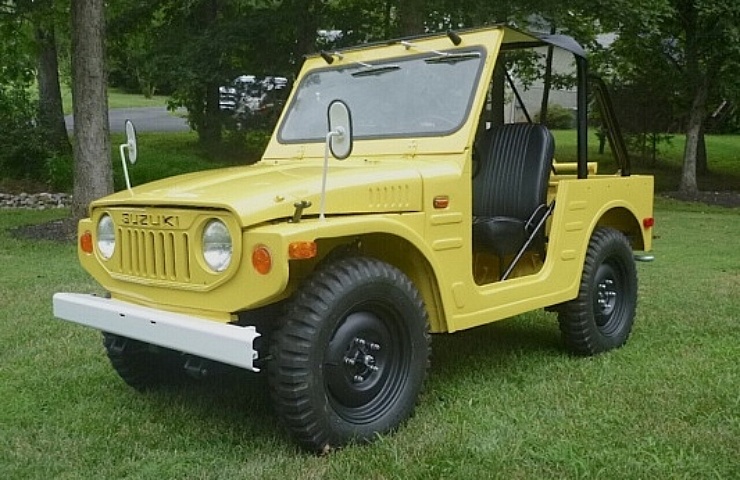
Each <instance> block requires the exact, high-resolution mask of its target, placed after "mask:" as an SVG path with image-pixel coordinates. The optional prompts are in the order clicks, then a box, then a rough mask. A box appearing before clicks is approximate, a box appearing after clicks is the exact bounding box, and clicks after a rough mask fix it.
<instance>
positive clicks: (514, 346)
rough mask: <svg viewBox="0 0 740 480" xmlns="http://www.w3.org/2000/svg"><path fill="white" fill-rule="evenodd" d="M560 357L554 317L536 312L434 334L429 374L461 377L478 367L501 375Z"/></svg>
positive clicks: (561, 349) (565, 352)
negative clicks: (516, 366)
mask: <svg viewBox="0 0 740 480" xmlns="http://www.w3.org/2000/svg"><path fill="white" fill-rule="evenodd" d="M563 355H567V351H566V350H565V347H564V346H563V344H562V342H561V339H560V331H559V329H558V326H557V318H556V316H555V315H554V314H551V313H545V312H543V311H539V312H533V313H530V314H528V315H526V316H520V317H514V318H510V319H506V320H503V321H501V322H496V323H492V324H488V325H484V326H481V327H476V328H473V329H470V330H464V331H460V332H456V333H453V334H451V335H448V334H443V335H434V336H433V337H432V367H431V374H432V375H433V376H435V375H437V374H439V375H445V376H449V375H452V376H454V375H458V374H459V375H465V374H467V372H471V371H473V372H474V371H477V370H479V369H480V368H481V365H485V366H486V367H487V368H495V369H496V370H501V371H502V373H504V374H505V373H506V372H507V371H511V370H510V369H509V368H507V366H509V365H511V364H513V363H515V362H520V361H522V360H527V361H526V364H527V365H531V364H532V363H541V362H546V361H548V359H549V358H553V357H554V358H558V357H562V356H563Z"/></svg>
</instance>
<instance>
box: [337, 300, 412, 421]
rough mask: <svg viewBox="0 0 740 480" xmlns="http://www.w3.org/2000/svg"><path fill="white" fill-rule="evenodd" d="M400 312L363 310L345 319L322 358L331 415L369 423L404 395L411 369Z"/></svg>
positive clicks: (374, 307)
mask: <svg viewBox="0 0 740 480" xmlns="http://www.w3.org/2000/svg"><path fill="white" fill-rule="evenodd" d="M401 322H402V319H401V318H400V315H399V314H398V312H395V311H394V310H393V309H391V308H385V307H383V306H382V305H379V304H367V305H364V306H362V307H359V308H356V309H354V310H353V311H352V312H351V313H349V314H348V315H346V316H344V318H343V319H342V320H341V321H340V322H339V324H338V325H337V328H336V329H335V330H334V332H333V335H332V338H331V339H330V341H329V344H328V345H327V349H326V353H325V356H324V384H325V387H326V393H327V397H328V399H329V402H330V404H331V406H332V408H333V409H334V411H335V412H336V413H337V414H338V415H339V416H340V417H342V418H343V419H344V420H346V421H349V422H352V423H368V422H372V421H374V420H376V419H378V418H380V417H382V416H383V415H384V414H385V413H387V412H388V411H389V410H390V409H392V408H393V406H394V404H395V401H396V400H397V399H398V397H399V395H400V394H401V392H402V391H403V388H404V386H405V383H406V379H407V376H408V371H409V365H410V353H409V351H410V342H409V335H408V333H407V332H406V331H405V330H404V329H402V328H400V325H401Z"/></svg>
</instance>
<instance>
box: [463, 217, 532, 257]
mask: <svg viewBox="0 0 740 480" xmlns="http://www.w3.org/2000/svg"><path fill="white" fill-rule="evenodd" d="M524 223H525V222H524V221H522V220H519V219H517V218H512V217H484V218H476V219H475V220H474V221H473V244H474V245H476V247H477V248H482V249H483V250H487V251H490V252H492V253H495V254H496V255H498V256H500V257H503V256H505V255H511V254H513V253H516V252H517V251H518V250H519V248H520V247H521V246H522V245H523V244H524V241H525V239H526V237H525V230H524Z"/></svg>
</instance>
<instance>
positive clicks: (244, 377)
mask: <svg viewBox="0 0 740 480" xmlns="http://www.w3.org/2000/svg"><path fill="white" fill-rule="evenodd" d="M215 370H216V371H215V372H213V374H211V375H209V376H206V377H205V378H201V379H195V378H186V379H179V380H178V381H175V382H170V383H168V384H164V385H160V386H159V387H157V388H154V389H152V390H149V391H147V392H144V393H138V392H133V393H132V394H136V395H143V396H144V397H146V399H145V401H146V403H147V405H148V406H149V407H150V408H152V409H154V410H157V411H161V412H162V414H165V415H166V414H167V413H168V412H170V411H171V410H173V408H174V410H175V411H176V412H178V413H177V415H181V414H184V415H186V416H187V417H188V418H189V423H192V424H195V425H197V424H200V425H204V426H207V430H208V431H209V432H218V437H219V441H226V442H227V443H229V442H230V441H231V440H229V439H232V440H233V442H234V443H236V444H241V443H243V442H245V441H247V440H245V439H248V441H249V443H255V444H274V443H276V442H277V443H279V444H280V443H282V444H284V445H286V447H290V446H291V445H292V443H291V442H290V438H289V436H288V433H287V431H285V429H284V428H283V427H282V425H281V424H280V422H279V420H278V418H277V416H276V415H275V413H274V410H273V408H272V405H271V399H270V393H269V389H268V384H267V374H266V372H260V373H253V372H248V371H246V370H240V369H237V368H232V367H228V366H219V367H218V368H216V369H215ZM122 388H127V386H123V387H122ZM173 428H176V422H175V424H173ZM193 435H194V436H198V437H202V435H203V434H202V432H200V431H194V433H193Z"/></svg>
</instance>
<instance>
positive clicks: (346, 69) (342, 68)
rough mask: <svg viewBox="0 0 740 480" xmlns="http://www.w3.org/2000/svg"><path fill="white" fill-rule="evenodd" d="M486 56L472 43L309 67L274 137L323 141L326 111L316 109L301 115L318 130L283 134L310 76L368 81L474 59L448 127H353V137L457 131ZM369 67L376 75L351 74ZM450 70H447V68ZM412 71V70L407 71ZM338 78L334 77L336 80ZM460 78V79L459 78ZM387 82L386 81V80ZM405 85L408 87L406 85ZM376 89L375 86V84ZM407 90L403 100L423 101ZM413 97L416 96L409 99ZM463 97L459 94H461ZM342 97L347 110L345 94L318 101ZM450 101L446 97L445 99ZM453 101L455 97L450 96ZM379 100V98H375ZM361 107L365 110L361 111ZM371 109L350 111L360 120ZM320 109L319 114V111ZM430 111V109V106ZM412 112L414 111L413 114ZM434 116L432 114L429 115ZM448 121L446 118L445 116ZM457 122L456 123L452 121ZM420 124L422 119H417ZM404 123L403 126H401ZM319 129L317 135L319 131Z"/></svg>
mask: <svg viewBox="0 0 740 480" xmlns="http://www.w3.org/2000/svg"><path fill="white" fill-rule="evenodd" d="M472 52H475V53H477V54H478V56H477V57H471V58H466V59H460V60H458V61H451V62H426V60H428V59H436V58H443V55H445V54H450V55H459V54H461V53H462V54H464V53H472ZM486 55H487V50H486V48H485V46H483V45H471V46H469V47H466V48H464V49H460V48H455V49H448V50H444V51H442V52H436V51H424V52H414V53H410V54H407V55H402V56H394V57H385V58H382V59H379V60H375V61H372V64H371V65H369V64H367V63H364V62H357V61H353V60H352V59H351V58H344V59H340V62H341V63H339V64H338V65H331V66H325V67H320V68H315V69H312V70H311V71H310V72H308V73H307V74H306V75H304V76H303V78H301V81H300V82H299V83H298V84H297V85H296V86H295V89H296V90H295V92H294V94H293V95H291V100H290V103H289V104H288V105H287V107H286V112H285V114H284V115H283V116H282V118H281V121H280V125H279V127H278V129H277V140H278V142H279V143H281V144H287V145H290V144H301V143H321V142H324V141H325V137H326V132H327V125H326V111H325V110H324V111H320V110H319V109H316V110H315V111H313V110H312V111H311V112H310V116H308V115H306V114H304V117H305V118H300V117H299V118H300V120H301V121H303V122H308V121H310V122H311V123H312V124H313V125H316V123H315V122H319V123H320V124H321V125H322V128H321V130H319V129H318V128H317V127H316V126H314V127H312V132H311V134H310V135H308V134H307V135H297V134H296V135H288V134H286V128H289V125H290V122H291V121H296V119H295V118H293V117H292V115H293V114H295V110H294V109H295V108H296V105H297V104H298V102H299V101H300V98H301V95H302V94H303V95H306V94H310V93H312V92H311V90H310V89H311V88H312V87H311V85H310V83H309V82H312V81H313V80H312V79H315V78H316V75H322V74H325V73H329V74H330V75H332V76H335V75H337V74H339V75H346V77H344V78H341V81H342V82H344V81H347V82H351V81H356V80H357V81H361V79H362V78H364V79H366V80H367V79H370V80H371V81H373V80H376V79H378V78H380V79H383V78H384V77H386V76H389V77H387V78H390V79H392V77H391V76H392V75H394V74H395V73H396V72H397V71H400V70H402V69H403V68H404V67H407V68H408V67H409V66H413V68H418V65H419V64H421V65H428V66H429V68H430V69H440V70H442V69H444V68H445V65H446V66H447V67H448V68H452V69H454V68H457V67H458V65H459V64H462V63H467V62H475V63H476V64H477V65H475V66H474V67H473V69H474V71H473V72H472V73H471V72H469V74H468V75H467V76H466V77H465V78H464V80H465V81H466V82H467V83H466V85H465V86H464V87H461V88H467V89H468V91H467V97H466V98H460V99H459V100H460V101H459V102H458V103H456V104H455V106H456V108H457V109H458V111H457V112H453V115H454V116H455V118H454V121H448V122H446V123H448V124H450V126H449V127H448V128H447V127H445V128H443V127H441V126H436V127H434V126H433V127H432V128H429V129H428V130H425V129H423V128H420V127H419V126H416V127H415V128H413V129H409V130H408V131H399V130H398V129H396V130H392V129H390V130H389V131H385V132H381V133H363V131H362V127H360V129H359V131H358V130H357V129H356V130H355V135H354V138H355V139H356V140H376V139H397V138H420V137H444V136H448V135H452V134H454V133H456V132H457V131H459V130H460V129H461V128H462V127H463V126H464V125H465V123H466V121H467V120H468V118H469V116H470V111H471V108H472V107H473V104H474V103H475V98H476V92H477V90H478V86H479V84H480V79H481V75H482V74H483V72H484V69H485V65H486V58H487V57H486ZM396 65H398V66H400V67H401V68H400V69H395V68H393V69H391V70H388V71H382V67H383V66H390V67H395V66H396ZM368 67H370V68H372V69H377V68H379V67H380V70H379V71H378V74H377V75H373V74H369V75H360V76H358V75H354V76H353V74H356V73H358V72H359V73H362V71H363V69H368ZM447 71H449V70H447ZM410 72H411V73H413V71H410ZM417 77H418V82H419V86H420V87H421V86H423V85H422V83H423V82H424V81H426V80H424V78H425V77H429V76H428V75H417ZM448 77H449V78H447V79H448V80H449V82H448V84H450V85H454V86H459V85H460V82H459V81H453V80H454V76H453V74H452V73H450V74H449V75H448ZM338 78H340V77H335V80H336V79H338ZM458 80H459V79H458ZM386 83H388V82H386ZM407 87H408V86H407ZM433 87H435V88H438V89H439V88H445V85H434V86H433ZM376 90H377V87H376ZM406 90H408V91H407V92H405V93H406V94H407V95H408V97H406V96H404V97H403V101H406V100H408V101H409V103H410V102H412V101H413V100H416V101H417V102H418V101H419V100H424V98H422V97H421V93H420V92H419V91H418V90H417V91H411V90H410V89H409V88H406ZM427 96H428V98H430V99H431V98H445V96H441V97H440V96H436V97H432V96H431V95H427ZM411 97H415V98H413V99H412V98H411ZM461 97H462V96H461ZM337 99H339V100H343V101H347V102H348V103H349V105H350V109H352V108H353V106H352V103H353V102H351V101H348V99H347V98H346V96H345V97H344V98H342V95H341V94H337V95H326V99H323V98H322V99H321V100H320V102H321V103H322V104H323V103H327V104H328V103H330V102H331V101H333V100H337ZM447 99H448V100H449V98H447ZM364 100H365V102H366V103H368V102H369V101H370V100H373V99H372V98H371V99H364ZM453 100H454V99H453ZM378 101H380V99H378ZM357 102H358V103H360V101H359V100H357ZM392 108H396V109H397V108H403V107H401V106H400V105H398V104H396V105H395V106H394V107H392ZM363 110H364V111H363ZM368 111H370V109H368V108H364V109H358V108H355V109H354V110H352V114H353V115H354V116H355V117H357V115H358V114H359V115H360V117H359V118H360V119H362V118H363V115H364V114H365V113H366V112H368ZM319 112H320V113H319ZM430 112H432V110H431V109H430ZM430 112H423V113H424V114H425V115H427V114H430ZM412 115H414V114H412ZM432 116H433V115H432ZM419 118H421V114H420V117H419ZM441 119H444V117H443V116H440V120H441ZM448 120H449V119H448ZM455 122H456V123H455ZM420 125H421V122H420ZM404 126H406V125H404ZM319 131H320V132H321V134H320V135H319V133H318V132H319Z"/></svg>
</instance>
